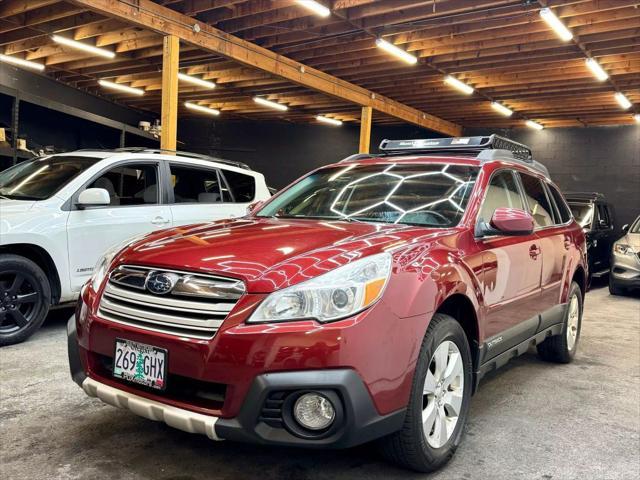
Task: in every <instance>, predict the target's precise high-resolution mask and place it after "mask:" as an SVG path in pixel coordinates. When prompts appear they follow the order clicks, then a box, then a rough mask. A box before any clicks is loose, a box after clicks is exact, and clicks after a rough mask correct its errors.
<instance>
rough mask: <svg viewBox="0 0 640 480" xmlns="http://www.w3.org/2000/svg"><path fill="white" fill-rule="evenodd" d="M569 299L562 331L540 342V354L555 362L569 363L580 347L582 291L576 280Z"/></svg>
mask: <svg viewBox="0 0 640 480" xmlns="http://www.w3.org/2000/svg"><path fill="white" fill-rule="evenodd" d="M568 298H569V301H568V302H567V311H566V312H565V314H564V322H563V325H562V332H560V334H558V335H554V336H552V337H549V338H547V339H546V340H545V341H544V342H542V343H540V344H538V346H537V349H538V355H539V356H540V358H542V359H543V360H546V361H548V362H555V363H569V362H571V360H573V357H574V356H575V354H576V351H577V349H578V341H579V340H580V331H581V330H582V311H583V302H582V291H581V290H580V287H579V286H578V284H577V283H576V282H571V286H570V288H569V297H568Z"/></svg>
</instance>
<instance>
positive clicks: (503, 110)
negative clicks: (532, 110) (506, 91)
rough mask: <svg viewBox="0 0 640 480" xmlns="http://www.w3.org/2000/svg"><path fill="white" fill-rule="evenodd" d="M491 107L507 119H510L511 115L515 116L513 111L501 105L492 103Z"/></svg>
mask: <svg viewBox="0 0 640 480" xmlns="http://www.w3.org/2000/svg"><path fill="white" fill-rule="evenodd" d="M491 107H493V109H494V110H496V111H497V112H500V113H501V114H502V115H504V116H505V117H510V116H511V115H513V110H511V109H510V108H507V107H505V106H504V105H502V104H501V103H498V102H491Z"/></svg>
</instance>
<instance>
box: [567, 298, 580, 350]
mask: <svg viewBox="0 0 640 480" xmlns="http://www.w3.org/2000/svg"><path fill="white" fill-rule="evenodd" d="M579 322H580V302H579V301H578V296H577V295H575V294H574V295H572V297H571V301H570V302H569V316H568V317H567V348H568V349H569V351H571V350H573V348H574V347H575V345H576V341H577V340H578V327H579Z"/></svg>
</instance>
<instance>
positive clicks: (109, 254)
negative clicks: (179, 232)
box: [89, 233, 147, 292]
mask: <svg viewBox="0 0 640 480" xmlns="http://www.w3.org/2000/svg"><path fill="white" fill-rule="evenodd" d="M146 236H147V233H143V234H141V235H136V236H135V237H131V238H127V239H126V240H125V241H124V242H120V243H118V244H117V245H114V246H113V247H111V248H109V249H108V250H107V251H106V252H104V253H103V254H102V256H101V257H100V258H99V259H98V262H97V263H96V266H95V267H94V269H93V274H92V275H91V278H90V279H89V284H90V285H91V288H92V290H93V291H94V292H97V291H98V289H99V288H100V285H102V281H103V280H104V277H105V275H106V274H107V272H108V271H109V266H110V265H111V262H112V261H113V259H114V258H115V256H116V255H117V254H118V253H120V252H121V251H122V250H124V249H125V248H127V247H128V246H129V245H131V244H132V243H135V242H137V241H138V240H140V239H141V238H142V237H146Z"/></svg>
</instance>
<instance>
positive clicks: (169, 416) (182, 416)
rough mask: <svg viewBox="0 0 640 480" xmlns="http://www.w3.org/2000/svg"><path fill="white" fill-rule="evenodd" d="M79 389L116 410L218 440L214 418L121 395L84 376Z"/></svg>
mask: <svg viewBox="0 0 640 480" xmlns="http://www.w3.org/2000/svg"><path fill="white" fill-rule="evenodd" d="M82 389H83V390H84V392H85V393H86V394H87V395H88V396H89V397H94V398H98V399H100V400H102V401H103V402H104V403H107V404H109V405H112V406H114V407H117V408H123V409H125V410H129V411H130V412H133V413H135V414H136V415H139V416H141V417H145V418H148V419H149V420H154V421H156V422H164V423H166V424H167V425H169V426H170V427H173V428H177V429H179V430H183V431H185V432H189V433H199V434H201V435H206V436H207V437H209V438H210V439H211V440H222V439H221V438H220V437H218V435H217V434H216V422H217V421H218V417H214V416H209V415H203V414H201V413H196V412H192V411H190V410H185V409H183V408H178V407H174V406H172V405H167V404H164V403H160V402H156V401H155V400H150V399H148V398H144V397H141V396H139V395H135V394H133V393H129V392H125V391H124V390H120V389H118V388H114V387H111V386H109V385H105V384H104V383H101V382H98V381H96V380H94V379H93V378H90V377H87V378H85V379H84V381H83V382H82Z"/></svg>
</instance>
